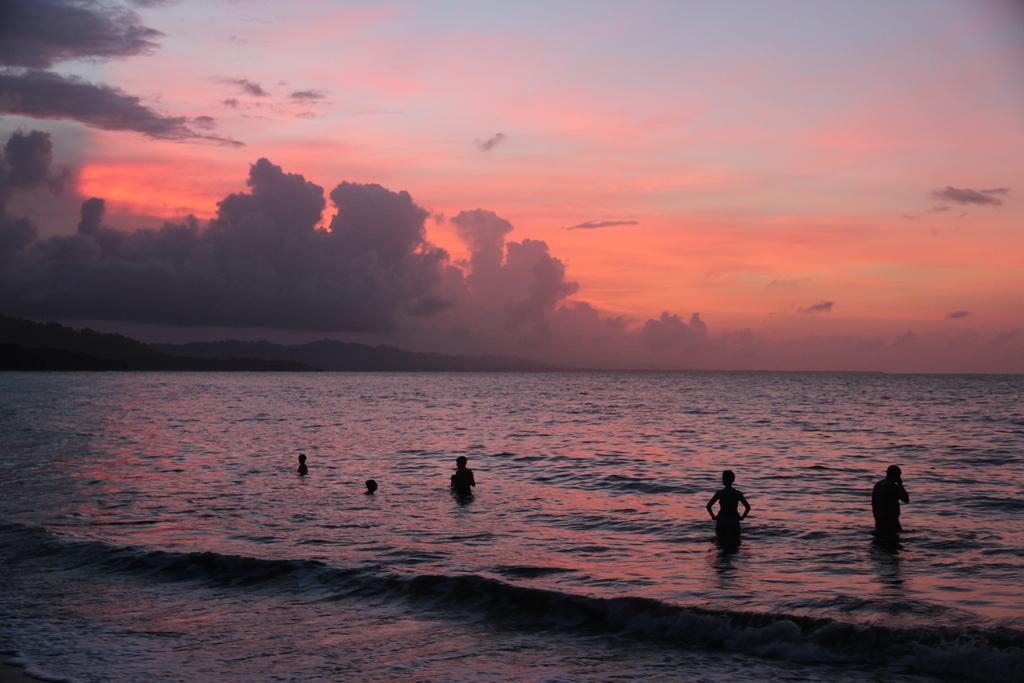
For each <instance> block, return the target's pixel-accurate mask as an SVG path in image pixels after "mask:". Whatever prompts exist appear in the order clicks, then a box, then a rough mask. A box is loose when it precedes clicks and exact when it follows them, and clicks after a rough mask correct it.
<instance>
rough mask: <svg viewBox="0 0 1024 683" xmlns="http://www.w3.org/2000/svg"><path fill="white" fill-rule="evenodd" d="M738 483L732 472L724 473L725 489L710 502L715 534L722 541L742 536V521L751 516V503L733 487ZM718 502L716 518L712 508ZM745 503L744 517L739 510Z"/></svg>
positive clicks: (709, 507)
mask: <svg viewBox="0 0 1024 683" xmlns="http://www.w3.org/2000/svg"><path fill="white" fill-rule="evenodd" d="M734 481H736V475H735V474H733V471H732V470H725V471H724V472H722V483H723V484H725V488H722V489H719V490H718V491H717V492H716V493H715V495H713V496H711V500H709V501H708V504H707V508H708V514H709V515H711V519H713V520H715V534H716V535H717V536H718V537H719V538H721V539H729V540H734V539H738V538H739V536H740V520H743V519H746V517H747V515H748V514H750V503H748V502H747V499H746V498H744V497H743V493H742V492H741V491H739V490H737V489H734V488H733V487H732V483H733V482H734ZM716 501H717V502H718V515H717V516H715V513H714V511H713V510H712V509H711V507H712V506H713V505H714V504H715V502H716ZM740 503H743V508H744V510H743V515H742V516H741V515H740V514H739V510H738V509H737V508H738V506H739V504H740Z"/></svg>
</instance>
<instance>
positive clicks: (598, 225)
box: [566, 221, 640, 230]
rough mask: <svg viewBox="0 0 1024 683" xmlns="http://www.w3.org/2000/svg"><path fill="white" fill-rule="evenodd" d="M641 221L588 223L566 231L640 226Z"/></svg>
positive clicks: (570, 227) (571, 227)
mask: <svg viewBox="0 0 1024 683" xmlns="http://www.w3.org/2000/svg"><path fill="white" fill-rule="evenodd" d="M639 224H640V221H588V222H586V223H577V224H576V225H570V226H569V227H567V228H566V230H595V229H597V228H614V227H616V226H619V225H639Z"/></svg>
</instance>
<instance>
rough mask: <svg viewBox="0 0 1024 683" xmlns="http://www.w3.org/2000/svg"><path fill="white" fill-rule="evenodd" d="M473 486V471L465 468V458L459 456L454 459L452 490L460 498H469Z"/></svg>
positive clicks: (474, 481)
mask: <svg viewBox="0 0 1024 683" xmlns="http://www.w3.org/2000/svg"><path fill="white" fill-rule="evenodd" d="M474 486H476V480H475V479H474V478H473V470H471V469H469V468H468V467H466V456H464V455H460V456H459V457H457V458H455V474H453V475H452V490H453V491H455V493H457V494H458V495H460V496H469V495H472V494H473V487H474Z"/></svg>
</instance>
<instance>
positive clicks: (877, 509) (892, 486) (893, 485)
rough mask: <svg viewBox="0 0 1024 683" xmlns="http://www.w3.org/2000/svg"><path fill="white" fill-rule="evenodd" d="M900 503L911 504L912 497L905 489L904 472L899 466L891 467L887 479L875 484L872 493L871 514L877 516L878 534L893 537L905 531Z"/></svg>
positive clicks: (887, 471) (876, 526)
mask: <svg viewBox="0 0 1024 683" xmlns="http://www.w3.org/2000/svg"><path fill="white" fill-rule="evenodd" d="M900 501H902V502H904V503H909V502H910V495H909V494H907V490H906V489H905V488H903V470H901V469H900V468H899V467H898V466H897V465H889V468H888V469H887V470H886V471H885V479H882V480H881V481H879V482H878V483H877V484H875V488H874V490H872V491H871V512H872V513H873V514H874V516H875V531H876V532H878V533H879V534H884V535H892V534H895V533H896V532H897V531H903V527H902V526H900Z"/></svg>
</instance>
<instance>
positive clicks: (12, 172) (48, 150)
mask: <svg viewBox="0 0 1024 683" xmlns="http://www.w3.org/2000/svg"><path fill="white" fill-rule="evenodd" d="M67 176H68V170H67V169H55V168H54V167H53V143H52V142H51V141H50V134H49V133H43V132H42V131H38V130H34V131H32V132H31V133H23V132H21V131H18V132H16V133H13V134H12V135H11V136H10V137H9V138H8V139H7V144H5V145H4V153H3V156H2V157H0V206H2V205H3V203H4V201H5V200H6V198H7V197H8V196H9V194H10V192H12V191H14V190H17V189H27V188H32V187H40V186H48V187H50V189H52V190H53V191H55V192H59V191H60V189H61V184H62V183H63V181H64V180H65V179H66V178H67Z"/></svg>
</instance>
